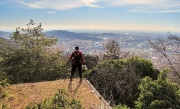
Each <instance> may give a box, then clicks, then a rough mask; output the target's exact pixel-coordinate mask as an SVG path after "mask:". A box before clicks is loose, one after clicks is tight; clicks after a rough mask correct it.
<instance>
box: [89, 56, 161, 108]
mask: <svg viewBox="0 0 180 109" xmlns="http://www.w3.org/2000/svg"><path fill="white" fill-rule="evenodd" d="M154 71H155V70H154V69H153V65H152V63H151V61H148V60H145V59H142V58H139V57H133V58H129V59H125V60H121V59H119V60H107V61H104V62H101V63H99V64H98V65H97V66H96V67H95V68H94V69H92V70H91V73H90V74H89V75H88V76H87V79H88V80H89V81H90V82H91V83H92V84H93V86H94V87H95V88H96V89H97V90H98V92H99V93H100V94H101V95H102V96H103V97H104V98H105V99H106V100H107V101H109V102H110V103H111V105H118V104H120V103H121V104H126V105H127V106H129V107H131V108H132V107H134V102H135V101H136V100H137V98H138V95H139V90H138V85H139V84H140V81H141V79H142V78H143V77H144V76H150V77H152V75H154V74H153V73H154ZM156 72H157V74H158V71H156ZM153 78H157V77H156V76H154V77H153Z"/></svg>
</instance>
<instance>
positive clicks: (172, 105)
mask: <svg viewBox="0 0 180 109" xmlns="http://www.w3.org/2000/svg"><path fill="white" fill-rule="evenodd" d="M166 73H167V70H164V71H162V72H161V73H160V75H159V77H158V79H157V80H155V81H153V80H152V79H151V78H149V77H145V78H144V79H143V80H142V82H141V84H140V85H139V90H140V95H139V98H138V101H136V102H135V104H136V105H135V107H136V108H137V109H180V101H179V100H180V89H179V88H178V85H177V84H174V83H170V81H169V80H168V79H167V78H166Z"/></svg>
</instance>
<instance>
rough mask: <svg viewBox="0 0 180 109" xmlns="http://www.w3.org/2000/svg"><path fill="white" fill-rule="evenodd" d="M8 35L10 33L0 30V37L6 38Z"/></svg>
mask: <svg viewBox="0 0 180 109" xmlns="http://www.w3.org/2000/svg"><path fill="white" fill-rule="evenodd" d="M10 35H11V33H9V32H4V31H0V37H2V38H5V39H8V38H9V36H10Z"/></svg>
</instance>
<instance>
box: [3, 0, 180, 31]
mask: <svg viewBox="0 0 180 109" xmlns="http://www.w3.org/2000/svg"><path fill="white" fill-rule="evenodd" d="M30 19H32V20H33V21H34V22H35V23H37V24H38V23H42V26H43V28H44V30H85V31H162V32H168V31H170V32H180V0H1V1H0V30H2V31H14V30H15V29H16V27H19V26H20V27H25V25H26V24H27V23H28V22H29V21H30Z"/></svg>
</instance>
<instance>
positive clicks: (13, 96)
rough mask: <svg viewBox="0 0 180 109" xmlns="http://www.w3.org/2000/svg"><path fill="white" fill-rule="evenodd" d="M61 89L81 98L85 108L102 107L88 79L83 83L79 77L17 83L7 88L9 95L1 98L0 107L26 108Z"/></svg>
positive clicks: (95, 108)
mask: <svg viewBox="0 0 180 109" xmlns="http://www.w3.org/2000/svg"><path fill="white" fill-rule="evenodd" d="M59 89H65V90H66V92H67V93H68V97H69V98H75V99H76V100H79V101H80V102H81V104H82V106H83V108H85V109H99V108H100V107H101V101H100V99H99V98H98V97H97V96H96V95H95V94H94V91H93V90H92V89H91V87H90V86H89V84H88V82H87V81H86V80H83V81H82V83H80V82H79V79H73V81H72V82H70V81H69V79H64V80H57V81H46V82H38V83H23V84H15V85H11V86H9V87H8V88H6V92H5V93H7V97H6V98H4V99H2V98H0V107H2V103H4V104H6V105H7V106H8V107H9V108H10V109H24V108H25V107H26V106H27V105H28V104H29V103H39V102H42V101H43V100H44V99H48V98H52V97H53V96H54V95H55V93H57V92H58V91H59Z"/></svg>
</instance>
